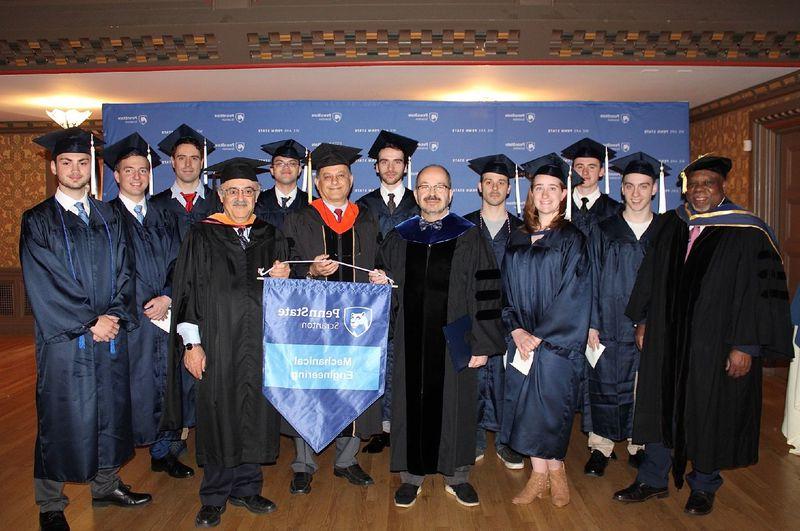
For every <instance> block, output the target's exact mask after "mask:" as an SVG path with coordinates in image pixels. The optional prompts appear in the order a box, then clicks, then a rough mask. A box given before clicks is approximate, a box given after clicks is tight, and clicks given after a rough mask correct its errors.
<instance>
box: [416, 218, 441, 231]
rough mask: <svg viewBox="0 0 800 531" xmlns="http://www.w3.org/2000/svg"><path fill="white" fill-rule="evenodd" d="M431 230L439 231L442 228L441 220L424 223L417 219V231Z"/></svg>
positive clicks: (422, 220)
mask: <svg viewBox="0 0 800 531" xmlns="http://www.w3.org/2000/svg"><path fill="white" fill-rule="evenodd" d="M428 228H431V229H433V230H439V229H441V228H442V220H441V219H437V220H436V221H425V220H424V219H422V218H419V230H428Z"/></svg>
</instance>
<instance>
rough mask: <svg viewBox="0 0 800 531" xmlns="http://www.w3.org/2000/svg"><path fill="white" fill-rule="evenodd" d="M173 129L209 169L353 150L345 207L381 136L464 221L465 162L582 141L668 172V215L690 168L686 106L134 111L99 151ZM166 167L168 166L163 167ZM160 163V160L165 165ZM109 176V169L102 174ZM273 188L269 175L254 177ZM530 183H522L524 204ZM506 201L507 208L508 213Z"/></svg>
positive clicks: (116, 110)
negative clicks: (236, 161)
mask: <svg viewBox="0 0 800 531" xmlns="http://www.w3.org/2000/svg"><path fill="white" fill-rule="evenodd" d="M181 123H186V124H188V125H190V126H191V127H193V128H195V129H197V130H198V131H200V132H201V133H203V134H204V135H205V136H207V137H208V138H209V139H210V140H211V141H212V142H214V143H215V144H216V145H217V149H216V151H214V152H213V153H211V154H210V155H209V156H208V159H209V160H208V163H209V165H211V164H215V163H217V162H221V161H223V160H225V159H228V158H231V157H251V158H257V159H262V160H265V159H268V158H269V157H268V155H267V154H266V153H264V152H263V151H261V149H260V148H259V146H260V145H261V144H266V143H268V142H275V141H278V140H284V139H287V138H294V139H295V140H297V141H298V142H300V143H301V144H303V145H304V146H306V147H307V148H309V149H314V148H315V147H316V146H318V145H319V144H320V143H321V142H330V143H333V144H345V145H348V146H354V147H359V148H361V149H362V150H363V156H362V157H361V158H360V159H359V160H358V161H357V162H356V163H354V164H353V166H352V170H353V175H354V177H355V179H354V181H353V193H352V195H351V197H350V199H352V200H353V201H355V200H356V199H358V198H359V197H361V196H362V195H364V194H365V193H366V192H368V191H370V190H374V189H375V188H377V187H378V185H379V181H378V178H377V176H376V175H375V169H374V166H373V165H374V163H375V161H374V160H372V159H370V158H369V157H368V156H367V151H368V150H369V148H370V146H371V145H372V142H373V141H374V140H375V137H376V136H377V135H378V132H379V131H380V130H381V129H386V130H388V131H392V132H396V133H399V134H401V135H404V136H408V137H411V138H414V139H417V140H419V147H418V148H417V152H416V153H415V154H414V156H413V157H412V168H411V169H412V174H416V172H417V171H418V170H420V169H421V168H422V167H423V166H425V165H427V164H432V163H436V164H441V165H443V166H445V167H446V168H447V169H448V170H449V171H450V174H451V175H452V177H453V191H454V192H455V196H454V198H453V205H452V210H453V211H454V212H455V213H457V214H462V215H463V214H466V213H468V212H471V211H473V210H477V209H478V208H480V205H481V200H480V197H479V196H478V194H477V191H476V188H477V183H478V176H477V175H475V174H474V173H473V172H472V170H470V169H469V168H468V166H467V161H468V160H469V159H472V158H476V157H482V156H484V155H493V154H495V153H504V154H506V155H508V156H509V157H510V158H511V160H513V161H515V162H517V163H518V164H522V163H524V162H527V161H529V160H532V159H535V158H536V157H540V156H542V155H546V154H547V153H549V152H551V151H556V152H560V151H561V150H562V149H564V148H565V147H566V146H568V145H570V144H572V143H573V142H575V141H577V140H580V139H581V138H583V137H586V136H588V137H591V138H594V139H595V140H597V141H598V142H602V143H604V144H606V145H607V146H608V147H609V148H611V149H614V150H616V152H617V156H620V157H621V156H624V155H628V154H631V153H634V152H636V151H644V152H646V153H648V154H650V155H652V156H654V157H656V158H658V159H659V160H661V161H663V162H664V164H666V165H668V166H671V167H672V168H673V170H674V171H673V172H672V175H673V176H672V177H669V178H668V179H667V180H666V181H667V182H666V183H665V184H666V185H667V207H668V208H674V207H676V206H678V204H679V203H680V190H679V189H678V187H677V185H676V181H677V175H678V172H679V171H680V169H682V168H683V167H684V166H686V164H687V163H688V159H689V105H688V104H687V103H686V102H665V103H644V102H642V103H639V102H605V101H603V102H594V101H565V102H536V101H530V102H484V103H477V102H476V103H455V102H432V101H250V102H235V101H234V102H212V101H210V102H191V103H142V104H106V105H103V133H104V135H105V141H106V143H112V142H116V141H117V140H120V139H122V138H123V137H125V136H127V135H129V134H131V133H133V132H138V133H139V134H141V135H142V136H143V137H144V138H145V139H146V140H147V141H148V142H150V143H151V144H158V143H159V142H160V141H161V140H162V139H163V138H164V137H165V136H167V135H168V134H169V133H171V132H172V130H173V129H174V128H175V127H177V126H179V125H180V124H181ZM165 158H166V157H165ZM167 162H168V159H167ZM106 170H107V168H106ZM154 177H155V184H154V186H153V188H154V190H153V191H154V192H155V193H157V192H160V191H161V190H164V189H165V188H168V187H169V186H170V185H171V184H172V182H173V181H174V180H175V174H174V173H173V171H172V168H171V167H170V165H169V164H162V165H161V166H160V167H158V168H156V170H155V172H154ZM259 179H260V181H261V184H262V186H263V187H264V188H270V187H272V186H273V184H274V181H273V179H272V176H271V175H270V174H269V173H265V174H263V175H261V176H260V177H259ZM610 179H611V181H610V184H611V188H610V192H611V196H612V197H614V198H616V199H619V198H620V176H619V175H618V174H616V173H612V174H611V177H610ZM527 193H528V182H527V180H526V179H522V180H521V182H520V194H521V198H522V201H523V202H524V201H525V196H526V194H527ZM116 195H117V185H116V183H115V182H114V178H113V176H110V175H109V172H107V173H106V176H104V179H103V198H104V199H111V198H114V197H116ZM514 203H515V198H514V194H513V192H512V194H511V197H509V198H508V201H507V203H506V206H507V208H508V209H509V210H511V211H514V210H515V205H514Z"/></svg>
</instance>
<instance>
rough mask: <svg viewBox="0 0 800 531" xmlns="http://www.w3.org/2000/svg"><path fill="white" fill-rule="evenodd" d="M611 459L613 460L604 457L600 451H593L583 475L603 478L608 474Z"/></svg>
mask: <svg viewBox="0 0 800 531" xmlns="http://www.w3.org/2000/svg"><path fill="white" fill-rule="evenodd" d="M609 459H611V458H610V457H606V456H604V455H603V452H601V451H600V450H592V453H591V455H590V456H589V460H588V461H586V466H584V467H583V473H584V474H586V475H587V476H594V477H597V478H599V477H602V476H603V474H605V473H606V466H608V460H609Z"/></svg>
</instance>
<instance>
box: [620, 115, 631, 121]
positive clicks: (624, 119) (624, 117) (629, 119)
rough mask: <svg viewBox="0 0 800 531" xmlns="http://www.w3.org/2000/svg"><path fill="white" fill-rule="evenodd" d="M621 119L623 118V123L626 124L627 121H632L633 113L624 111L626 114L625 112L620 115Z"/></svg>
mask: <svg viewBox="0 0 800 531" xmlns="http://www.w3.org/2000/svg"><path fill="white" fill-rule="evenodd" d="M620 120H622V123H624V124H626V123H628V122H630V121H631V115H630V114H628V113H624V114H623V115H622V116H621V117H620Z"/></svg>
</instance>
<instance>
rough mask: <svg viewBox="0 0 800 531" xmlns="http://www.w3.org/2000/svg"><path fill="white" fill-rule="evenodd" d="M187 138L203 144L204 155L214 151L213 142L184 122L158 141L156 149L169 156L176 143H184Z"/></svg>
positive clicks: (173, 150)
mask: <svg viewBox="0 0 800 531" xmlns="http://www.w3.org/2000/svg"><path fill="white" fill-rule="evenodd" d="M189 138H191V139H193V140H194V141H196V142H197V143H198V144H199V145H201V146H204V153H203V156H204V157H205V156H206V155H208V154H209V153H211V152H212V151H214V143H213V142H212V141H211V140H209V139H207V138H206V137H204V136H203V135H201V134H200V133H198V132H197V131H195V130H194V129H192V128H191V127H189V126H188V125H186V124H181V125H179V126H178V127H176V128H175V130H174V131H173V132H171V133H170V134H168V135H167V136H166V137H164V139H163V140H162V141H161V142H159V143H158V149H160V150H161V151H163V152H164V153H166V154H167V155H169V156H170V157H171V156H172V154H173V153H174V152H175V148H176V147H177V146H178V145H180V144H183V143H185V141H186V140H187V139H189Z"/></svg>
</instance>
